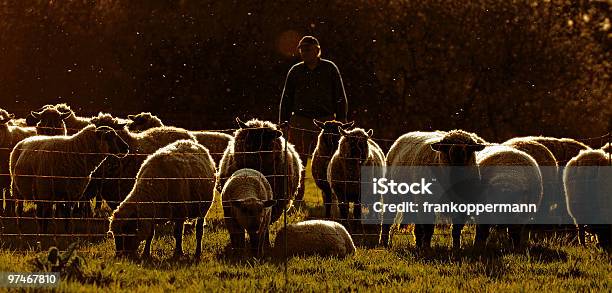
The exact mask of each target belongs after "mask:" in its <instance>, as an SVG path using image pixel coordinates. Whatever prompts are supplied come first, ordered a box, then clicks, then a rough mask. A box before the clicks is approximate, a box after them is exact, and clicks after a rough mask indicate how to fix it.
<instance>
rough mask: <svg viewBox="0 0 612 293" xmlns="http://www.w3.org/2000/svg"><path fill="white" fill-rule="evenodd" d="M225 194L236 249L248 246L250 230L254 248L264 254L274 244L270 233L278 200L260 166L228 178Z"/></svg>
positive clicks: (224, 209) (226, 210)
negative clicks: (257, 168)
mask: <svg viewBox="0 0 612 293" xmlns="http://www.w3.org/2000/svg"><path fill="white" fill-rule="evenodd" d="M221 198H222V201H223V215H224V218H225V226H226V227H227V230H228V232H229V234H230V240H231V247H232V249H236V250H238V249H242V248H244V246H245V238H244V231H245V230H246V232H247V233H248V234H249V241H250V244H251V250H252V252H253V253H255V254H257V255H258V256H261V255H262V254H263V250H264V248H267V247H269V246H270V242H267V243H266V241H268V239H269V236H266V235H268V226H270V216H271V213H272V209H271V207H272V206H273V205H274V204H275V201H274V199H273V194H272V187H271V186H270V183H269V182H268V179H266V177H264V175H263V174H261V173H260V172H259V171H257V170H253V169H240V170H238V171H236V172H234V174H232V176H231V177H230V178H229V179H228V180H227V181H226V182H225V186H223V191H221Z"/></svg>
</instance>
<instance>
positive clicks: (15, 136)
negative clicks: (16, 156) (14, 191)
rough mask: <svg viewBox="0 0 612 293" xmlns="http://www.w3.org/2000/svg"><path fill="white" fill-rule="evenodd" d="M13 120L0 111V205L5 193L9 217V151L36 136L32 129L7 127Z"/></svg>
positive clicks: (11, 210) (10, 204) (12, 206)
mask: <svg viewBox="0 0 612 293" xmlns="http://www.w3.org/2000/svg"><path fill="white" fill-rule="evenodd" d="M13 118H15V115H14V114H9V113H8V112H7V111H6V110H3V109H0V204H2V198H3V196H2V194H3V193H4V192H5V191H6V196H5V198H6V199H7V201H6V211H7V214H8V215H9V216H12V215H13V214H14V212H15V204H14V202H13V201H11V200H8V199H9V189H10V186H11V176H10V175H9V158H10V157H11V150H13V147H14V146H15V145H16V144H17V143H18V142H20V141H21V140H23V139H26V138H28V137H30V136H34V135H36V129H35V128H33V127H20V126H13V125H9V124H8V123H9V121H11V119H13ZM0 210H1V208H0Z"/></svg>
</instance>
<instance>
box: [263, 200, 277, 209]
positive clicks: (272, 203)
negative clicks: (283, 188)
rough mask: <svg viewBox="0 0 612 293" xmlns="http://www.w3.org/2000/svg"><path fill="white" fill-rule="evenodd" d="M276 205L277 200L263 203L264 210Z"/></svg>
mask: <svg viewBox="0 0 612 293" xmlns="http://www.w3.org/2000/svg"><path fill="white" fill-rule="evenodd" d="M275 204H276V201H275V200H273V199H269V200H265V201H264V202H263V205H264V208H269V207H272V206H274V205H275Z"/></svg>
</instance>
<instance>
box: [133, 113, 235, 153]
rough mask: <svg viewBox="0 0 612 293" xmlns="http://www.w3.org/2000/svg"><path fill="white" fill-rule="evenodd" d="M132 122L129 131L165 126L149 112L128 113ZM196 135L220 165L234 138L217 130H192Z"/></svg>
mask: <svg viewBox="0 0 612 293" xmlns="http://www.w3.org/2000/svg"><path fill="white" fill-rule="evenodd" d="M128 119H130V122H129V123H128V125H127V128H128V130H129V131H132V132H142V131H145V130H147V129H150V128H153V127H161V126H164V124H163V123H162V121H161V120H160V119H159V118H158V117H157V116H155V115H153V114H151V113H149V112H143V113H140V114H136V115H128ZM190 132H191V134H193V136H195V138H196V140H197V141H198V143H200V144H201V145H203V146H205V147H206V148H208V150H209V151H210V155H211V156H212V158H213V160H214V161H215V163H216V164H217V165H218V164H219V162H221V158H222V157H223V152H224V151H225V149H226V148H227V145H228V144H229V142H230V141H232V140H233V139H234V138H233V137H232V136H231V135H229V134H225V133H222V132H215V131H190Z"/></svg>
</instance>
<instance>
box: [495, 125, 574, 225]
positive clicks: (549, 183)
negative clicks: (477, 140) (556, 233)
mask: <svg viewBox="0 0 612 293" xmlns="http://www.w3.org/2000/svg"><path fill="white" fill-rule="evenodd" d="M503 145H507V146H510V147H513V148H515V149H518V150H520V151H523V152H525V153H527V154H528V155H530V156H531V157H532V158H533V159H534V160H535V161H536V162H537V163H538V166H541V167H542V168H540V172H541V173H542V186H543V188H544V191H543V197H542V204H541V205H540V207H541V208H540V210H539V214H540V215H539V216H538V218H539V219H540V220H541V221H543V222H551V221H556V222H557V224H561V221H562V220H561V219H562V217H563V215H564V214H565V213H566V212H565V207H566V206H567V204H566V203H565V196H564V195H563V190H562V188H560V186H561V184H560V182H559V167H558V165H557V161H556V159H555V156H554V155H553V154H552V152H551V151H550V150H549V149H548V148H547V147H546V146H544V145H543V144H541V143H539V142H537V141H533V140H531V139H529V138H523V137H517V138H513V139H510V140H508V141H506V142H504V143H503ZM555 219H556V220H555ZM539 228H542V229H553V227H551V226H550V225H543V226H542V227H539Z"/></svg>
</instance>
